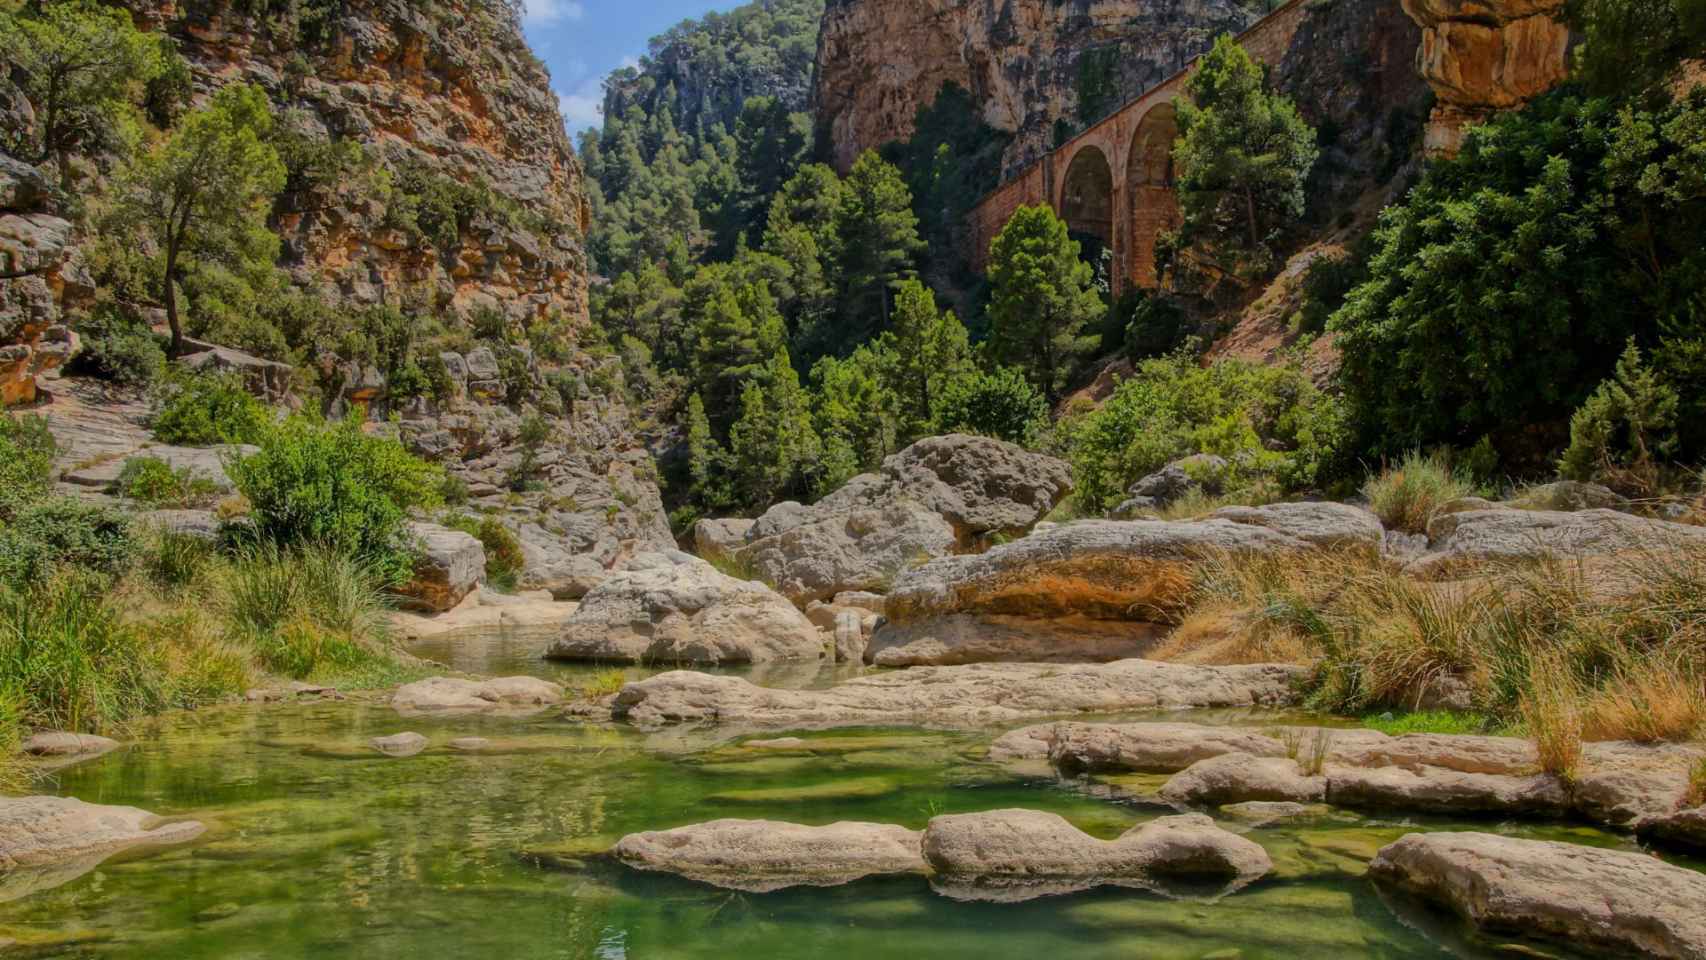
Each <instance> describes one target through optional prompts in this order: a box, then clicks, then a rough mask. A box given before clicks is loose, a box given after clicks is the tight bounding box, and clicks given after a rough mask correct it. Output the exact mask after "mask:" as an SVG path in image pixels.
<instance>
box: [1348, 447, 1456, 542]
mask: <svg viewBox="0 0 1706 960" xmlns="http://www.w3.org/2000/svg"><path fill="white" fill-rule="evenodd" d="M1362 492H1363V496H1365V497H1367V498H1368V506H1369V509H1370V510H1373V511H1374V515H1375V516H1377V517H1379V518H1380V522H1381V523H1384V524H1386V526H1387V527H1389V528H1391V529H1394V530H1402V531H1404V532H1406V533H1426V532H1427V531H1428V521H1429V520H1431V519H1433V515H1434V511H1435V510H1438V509H1439V508H1440V506H1441V505H1442V504H1444V503H1446V502H1448V501H1451V500H1456V499H1458V498H1460V497H1467V496H1469V495H1470V494H1471V493H1473V492H1474V486H1473V485H1472V484H1471V483H1470V482H1469V481H1468V480H1465V479H1463V478H1461V477H1458V476H1456V475H1455V474H1453V473H1452V470H1451V465H1450V464H1449V463H1448V462H1447V461H1446V459H1445V458H1444V457H1443V456H1440V455H1438V454H1428V455H1425V456H1424V455H1423V454H1421V453H1414V452H1412V453H1409V454H1407V455H1405V457H1404V459H1403V460H1402V461H1400V462H1399V464H1398V466H1396V467H1393V468H1389V469H1386V470H1382V471H1381V472H1380V474H1379V475H1377V476H1373V477H1370V478H1369V479H1368V482H1367V483H1365V484H1363V488H1362Z"/></svg>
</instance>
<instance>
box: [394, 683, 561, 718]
mask: <svg viewBox="0 0 1706 960" xmlns="http://www.w3.org/2000/svg"><path fill="white" fill-rule="evenodd" d="M562 702H563V688H562V687H561V686H558V685H557V684H555V683H552V682H551V681H549V680H541V679H539V678H538V677H499V678H497V679H494V680H460V679H456V678H453V677H429V678H428V679H426V680H417V681H416V682H414V683H407V684H404V685H403V686H400V687H398V688H397V692H396V693H394V694H392V695H391V706H392V707H393V708H394V709H395V710H396V711H397V712H398V713H403V714H416V713H493V712H529V711H535V710H541V709H544V708H546V707H550V706H553V705H555V704H559V703H562Z"/></svg>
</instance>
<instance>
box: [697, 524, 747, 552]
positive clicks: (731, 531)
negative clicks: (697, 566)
mask: <svg viewBox="0 0 1706 960" xmlns="http://www.w3.org/2000/svg"><path fill="white" fill-rule="evenodd" d="M752 525H753V521H751V520H744V519H741V518H739V517H734V518H730V519H723V520H716V519H711V518H706V519H704V520H700V521H699V522H697V523H695V524H693V549H694V551H695V552H696V553H698V554H699V556H700V557H702V558H703V559H706V560H714V559H717V558H723V557H733V556H734V553H735V551H737V550H739V549H740V548H741V547H743V546H745V545H746V534H747V531H749V530H751V529H752Z"/></svg>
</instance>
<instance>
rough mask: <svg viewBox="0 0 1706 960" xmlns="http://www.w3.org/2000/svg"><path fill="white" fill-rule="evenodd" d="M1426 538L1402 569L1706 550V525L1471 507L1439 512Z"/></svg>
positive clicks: (1458, 572)
mask: <svg viewBox="0 0 1706 960" xmlns="http://www.w3.org/2000/svg"><path fill="white" fill-rule="evenodd" d="M1428 538H1429V540H1430V541H1431V542H1432V549H1430V550H1429V551H1428V552H1427V553H1425V554H1423V555H1422V556H1420V557H1417V558H1416V559H1415V560H1413V561H1411V562H1410V563H1409V564H1408V565H1407V566H1406V567H1405V568H1404V570H1405V572H1406V573H1408V574H1410V575H1412V576H1416V577H1421V578H1424V579H1435V580H1438V579H1448V578H1452V577H1458V576H1465V575H1468V574H1472V573H1475V572H1476V571H1478V570H1484V569H1487V568H1489V567H1497V566H1499V565H1501V564H1511V563H1517V562H1521V561H1528V560H1543V559H1557V560H1578V559H1582V558H1587V557H1608V556H1617V555H1626V556H1633V557H1643V556H1645V557H1662V556H1663V555H1664V554H1665V553H1667V552H1671V551H1677V550H1686V551H1699V550H1703V549H1706V528H1702V527H1693V526H1688V525H1686V524H1680V523H1668V522H1666V521H1663V520H1649V519H1646V518H1644V517H1636V516H1631V515H1630V514H1627V513H1620V512H1618V511H1616V510H1581V511H1576V512H1573V513H1565V512H1558V511H1548V510H1504V509H1495V510H1467V511H1463V512H1458V513H1448V514H1444V515H1439V516H1435V517H1434V519H1433V520H1432V522H1430V523H1429V524H1428Z"/></svg>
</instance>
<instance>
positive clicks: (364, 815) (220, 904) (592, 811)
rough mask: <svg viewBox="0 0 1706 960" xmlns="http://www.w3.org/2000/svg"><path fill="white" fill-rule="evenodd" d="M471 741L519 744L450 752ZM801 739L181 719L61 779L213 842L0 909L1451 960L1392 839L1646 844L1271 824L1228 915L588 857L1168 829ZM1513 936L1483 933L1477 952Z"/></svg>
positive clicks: (198, 953) (1561, 834)
mask: <svg viewBox="0 0 1706 960" xmlns="http://www.w3.org/2000/svg"><path fill="white" fill-rule="evenodd" d="M403 730H416V731H418V732H420V733H422V734H425V735H426V736H427V737H429V738H430V739H431V740H432V741H433V742H434V748H433V750H431V751H429V752H428V753H425V754H422V755H420V756H416V757H412V758H408V759H387V758H381V757H379V756H377V755H376V754H371V753H370V752H368V751H367V750H366V748H365V743H366V740H367V738H369V737H372V736H377V735H384V734H391V733H397V732H400V731H403ZM469 735H479V736H485V737H489V738H491V739H493V740H495V741H499V742H500V746H501V747H502V748H503V752H499V753H493V754H475V755H463V754H455V753H451V752H449V751H448V750H447V749H445V747H444V744H446V743H447V742H448V741H449V740H451V739H453V738H454V737H458V736H469ZM775 735H777V734H767V736H775ZM804 736H807V737H808V738H811V739H812V740H813V741H814V744H813V745H814V749H813V750H812V751H810V752H800V753H775V752H770V751H759V750H753V749H750V748H742V747H740V746H739V744H738V742H732V741H730V740H729V739H727V738H726V737H719V736H717V735H714V734H702V733H684V732H680V731H672V732H665V733H661V734H655V735H646V734H642V733H639V732H636V731H632V730H627V729H621V728H611V727H597V726H587V725H581V724H577V723H573V722H570V721H565V720H560V719H556V718H554V717H544V718H537V719H495V718H459V719H444V720H423V719H419V718H413V719H405V718H403V717H400V716H398V715H396V714H395V713H394V712H392V711H391V710H390V709H389V708H387V707H384V706H381V705H378V704H370V703H356V702H346V703H332V704H312V705H297V706H282V707H271V708H266V709H253V708H232V709H227V710H220V711H212V712H203V713H200V714H187V715H176V716H172V717H168V718H164V719H162V720H160V721H157V722H155V723H153V724H151V725H150V726H149V727H148V728H146V729H144V730H142V731H139V737H140V739H139V742H137V743H136V744H134V745H132V746H130V747H128V748H127V749H125V750H123V751H121V752H118V753H115V754H112V755H109V756H107V757H104V758H102V759H100V760H98V761H95V762H93V763H89V764H85V765H82V766H79V767H75V768H72V769H69V770H66V771H63V772H62V773H61V774H60V776H59V781H58V784H57V790H58V792H60V793H64V794H68V795H71V796H76V797H79V798H81V799H84V800H88V801H91V802H97V803H113V804H131V805H135V806H140V807H143V808H146V809H149V810H153V811H155V812H157V813H161V814H163V815H168V816H194V817H197V818H200V819H202V820H204V821H205V822H207V823H208V824H209V827H210V830H209V833H208V835H207V836H206V837H205V838H204V839H203V840H202V841H200V842H199V843H198V844H196V845H195V846H193V847H189V848H184V849H177V850H173V851H169V852H166V853H162V854H156V855H153V856H147V857H142V858H137V859H130V860H122V861H118V862H115V861H109V862H108V863H106V864H104V865H102V866H101V867H99V868H98V869H96V870H95V871H93V872H91V873H89V874H87V875H85V876H82V877H80V878H78V879H76V880H73V881H71V882H70V883H68V884H66V885H64V886H61V887H58V888H57V889H53V890H49V891H46V892H41V893H36V894H33V895H31V896H28V897H25V898H23V899H20V900H16V901H13V902H9V903H0V935H17V934H18V933H19V932H20V931H22V932H28V933H31V934H54V935H70V936H74V937H81V938H87V942H84V943H81V944H78V945H76V946H71V947H68V948H66V949H65V950H63V951H61V952H60V953H59V954H57V955H65V956H92V957H103V958H106V957H122V958H132V957H137V958H140V957H150V958H153V957H172V958H186V960H188V958H233V960H234V958H251V957H253V958H259V957H268V958H273V957H316V958H320V957H363V958H393V957H395V958H419V957H495V958H506V960H510V958H535V957H537V958H582V957H601V958H623V957H632V958H728V957H741V958H753V960H757V958H771V957H788V958H795V957H799V958H831V957H834V958H843V957H846V958H877V960H884V958H904V960H917V958H920V957H930V958H976V960H993V958H1008V957H1012V958H1038V957H1045V958H1046V957H1065V956H1070V957H1073V958H1090V960H1094V958H1116V957H1117V958H1122V960H1129V958H1134V957H1142V958H1157V960H1170V958H1181V960H1183V958H1193V960H1206V958H1217V960H1228V958H1233V957H1238V958H1246V960H1253V958H1297V957H1307V958H1311V960H1314V958H1336V957H1346V958H1350V957H1399V958H1408V957H1442V956H1451V955H1453V952H1452V950H1451V949H1448V948H1447V947H1446V946H1443V945H1442V944H1443V943H1445V942H1447V941H1450V940H1451V939H1452V938H1453V937H1454V936H1455V935H1454V934H1452V933H1451V932H1450V931H1449V930H1440V931H1434V932H1432V933H1430V934H1424V933H1421V932H1418V931H1417V930H1415V929H1413V928H1412V927H1410V926H1408V925H1406V923H1405V922H1403V921H1400V920H1399V919H1397V917H1396V916H1395V915H1394V913H1393V911H1392V910H1391V909H1390V908H1389V907H1388V906H1387V905H1386V904H1385V903H1384V902H1383V901H1382V900H1381V898H1380V896H1379V895H1378V893H1377V892H1376V891H1375V890H1374V888H1373V887H1372V886H1371V885H1369V884H1368V883H1367V882H1366V881H1365V880H1363V879H1362V878H1361V873H1362V870H1363V866H1364V864H1366V862H1367V860H1368V859H1369V858H1370V857H1371V856H1373V854H1374V852H1375V850H1376V849H1378V848H1379V847H1380V846H1381V845H1382V844H1384V843H1387V842H1390V841H1391V840H1393V839H1396V838H1397V837H1399V836H1401V835H1402V834H1404V833H1406V832H1409V831H1410V830H1412V829H1416V828H1417V827H1426V828H1429V829H1433V828H1449V827H1465V826H1468V827H1472V828H1474V829H1497V830H1513V831H1515V832H1519V833H1522V834H1523V835H1528V836H1535V837H1544V838H1550V839H1572V840H1575V841H1577V842H1585V843H1597V844H1613V845H1617V844H1622V843H1623V842H1624V841H1622V840H1621V839H1620V838H1616V837H1611V836H1608V835H1605V834H1602V833H1599V832H1597V831H1594V830H1591V829H1588V828H1576V827H1568V826H1554V827H1539V828H1536V827H1516V826H1513V825H1505V824H1496V823H1493V824H1489V823H1487V822H1480V823H1474V824H1454V823H1450V822H1446V821H1425V822H1424V821H1391V820H1389V821H1379V820H1362V819H1359V818H1347V819H1346V820H1344V821H1342V822H1334V823H1330V824H1325V825H1316V826H1309V827H1301V828H1271V829H1263V830H1257V831H1254V832H1252V833H1251V834H1250V835H1251V836H1252V837H1253V838H1254V839H1256V840H1257V841H1258V842H1260V843H1262V844H1263V845H1264V846H1265V847H1266V848H1267V849H1268V851H1269V852H1270V854H1271V855H1272V856H1273V859H1274V862H1275V865H1276V871H1275V874H1274V875H1273V876H1271V877H1269V878H1267V879H1265V880H1263V881H1261V882H1260V883H1258V884H1257V885H1255V886H1253V887H1251V888H1249V889H1247V890H1244V891H1242V892H1239V893H1237V894H1234V895H1232V896H1230V897H1227V898H1225V899H1223V900H1221V901H1219V902H1216V903H1201V902H1179V901H1170V900H1165V899H1162V898H1159V897H1156V896H1154V895H1150V894H1146V893H1142V892H1137V891H1130V890H1120V889H1109V890H1104V891H1100V892H1091V893H1084V894H1078V895H1073V896H1066V897H1057V898H1049V899H1042V900H1037V901H1033V902H1030V903H1025V904H1018V905H1012V904H1006V905H994V904H966V903H958V902H954V901H950V900H947V899H945V898H942V897H939V896H936V895H934V894H933V893H931V892H930V889H929V885H928V883H927V881H925V880H924V879H922V878H915V877H904V878H894V879H876V880H867V881H861V882H857V883H854V884H850V885H847V886H844V887H839V888H832V889H801V890H791V891H781V892H777V893H771V894H763V895H754V894H736V893H729V892H725V891H720V890H716V889H713V888H710V887H706V886H701V885H699V884H696V883H693V882H690V881H685V880H679V879H675V878H671V877H667V876H661V875H655V874H644V873H638V872H634V871H630V870H627V869H625V868H622V867H620V866H617V865H612V864H606V863H602V862H600V861H596V860H592V861H585V860H581V859H580V858H583V857H584V856H585V854H586V851H587V850H590V849H598V848H602V847H604V846H606V845H608V843H609V842H611V841H612V840H614V838H616V837H618V836H620V835H621V834H623V833H627V832H629V831H634V830H644V829H657V828H664V827H670V826H675V825H679V824H684V823H690V822H695V821H699V820H706V819H712V818H716V817H725V816H737V817H769V818H776V819H789V820H796V821H801V822H808V823H825V822H830V821H833V820H838V819H862V820H875V821H886V822H898V823H904V824H907V825H909V826H913V827H919V826H922V825H923V824H924V822H925V821H926V820H927V819H928V818H929V817H930V816H931V815H933V814H935V813H942V812H960V811H972V810H983V809H993V808H998V807H1007V806H1025V807H1031V808H1040V809H1048V810H1053V811H1056V812H1059V813H1061V814H1062V815H1064V816H1065V817H1067V818H1068V819H1069V820H1072V821H1073V822H1075V823H1077V824H1078V825H1079V826H1081V827H1083V828H1084V829H1086V830H1089V831H1090V832H1092V833H1094V834H1097V835H1100V836H1104V837H1112V836H1115V835H1117V834H1118V833H1120V832H1121V831H1123V830H1124V829H1126V828H1127V827H1129V826H1130V825H1132V824H1134V823H1137V822H1140V821H1142V820H1144V819H1148V818H1150V817H1153V816H1157V815H1159V814H1160V813H1161V811H1157V810H1151V809H1145V808H1143V807H1140V806H1137V805H1132V804H1122V803H1119V802H1114V801H1110V800H1107V799H1101V798H1098V797H1097V796H1095V795H1093V794H1095V793H1096V792H1097V790H1096V788H1093V787H1091V788H1086V787H1085V786H1083V785H1063V784H1061V783H1058V782H1056V781H1053V780H1047V779H1027V778H1023V777H1018V776H1014V775H1011V774H1008V773H1006V772H1003V771H1001V770H999V769H997V768H994V767H992V766H989V765H987V764H985V763H983V762H981V761H980V760H979V759H977V757H978V755H979V754H980V753H981V750H982V748H983V747H984V746H985V745H986V744H987V743H988V741H989V740H990V739H991V737H992V736H993V733H992V732H984V733H980V734H969V733H942V732H928V731H917V730H868V729H867V730H856V731H837V732H833V733H817V734H804ZM1134 785H1140V784H1134V783H1132V782H1130V781H1129V780H1128V781H1127V782H1126V783H1125V784H1124V786H1126V787H1131V786H1134ZM1102 792H1103V793H1105V792H1106V791H1102ZM528 854H532V855H528ZM577 861H578V862H579V863H580V866H578V868H577V866H576V864H577ZM1493 947H1495V945H1492V944H1485V943H1481V944H1466V943H1462V942H1458V943H1457V945H1456V955H1468V956H1478V955H1483V954H1484V955H1489V956H1490V955H1493V954H1492V953H1491V952H1490V950H1491V948H1493ZM1507 955H1508V954H1507Z"/></svg>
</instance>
